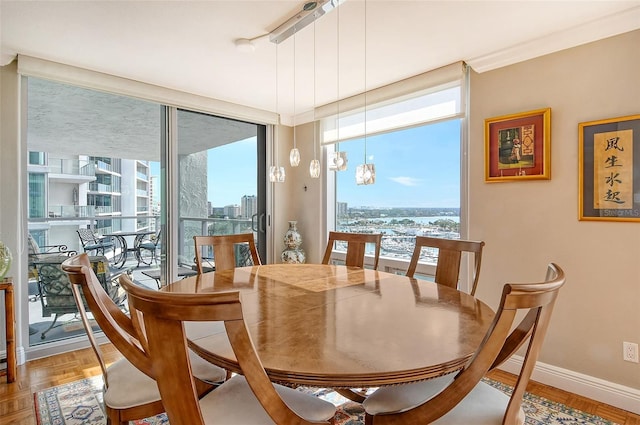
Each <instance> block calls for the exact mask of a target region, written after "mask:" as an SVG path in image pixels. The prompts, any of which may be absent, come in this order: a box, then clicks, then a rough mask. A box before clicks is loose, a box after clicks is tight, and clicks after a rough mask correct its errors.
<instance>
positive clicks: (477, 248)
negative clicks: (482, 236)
mask: <svg viewBox="0 0 640 425" xmlns="http://www.w3.org/2000/svg"><path fill="white" fill-rule="evenodd" d="M425 247H427V248H433V249H437V250H438V263H437V264H436V273H435V280H434V281H435V282H436V283H439V284H440V285H446V286H449V287H451V288H457V287H458V276H459V274H460V260H461V259H462V253H463V252H468V253H470V254H473V257H474V258H473V278H472V284H471V291H470V294H471V295H474V294H475V293H476V286H478V278H479V277H480V264H481V263H482V248H483V247H484V242H480V241H466V240H460V239H442V238H432V237H428V236H416V245H415V248H414V250H413V255H412V256H411V262H410V263H409V268H408V269H407V276H408V277H413V275H414V274H415V271H416V267H417V266H418V260H419V259H420V254H421V253H422V248H425Z"/></svg>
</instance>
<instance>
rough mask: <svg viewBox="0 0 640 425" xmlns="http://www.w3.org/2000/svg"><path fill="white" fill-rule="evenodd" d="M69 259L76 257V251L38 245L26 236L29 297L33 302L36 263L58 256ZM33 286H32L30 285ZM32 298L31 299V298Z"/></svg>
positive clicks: (35, 291) (32, 238) (63, 246)
mask: <svg viewBox="0 0 640 425" xmlns="http://www.w3.org/2000/svg"><path fill="white" fill-rule="evenodd" d="M63 255H64V256H67V257H70V256H72V255H76V251H70V250H69V248H68V247H67V245H63V244H59V245H38V243H37V242H36V240H35V238H34V237H33V236H31V233H29V234H28V236H27V258H28V261H27V267H28V270H29V297H30V299H31V300H33V301H35V298H36V297H37V289H36V286H37V285H36V284H35V281H36V280H37V278H38V272H37V270H36V266H35V263H36V261H40V260H43V259H45V258H47V257H49V258H55V257H59V256H63ZM32 284H33V285H32ZM32 286H33V288H32ZM32 297H33V298H32Z"/></svg>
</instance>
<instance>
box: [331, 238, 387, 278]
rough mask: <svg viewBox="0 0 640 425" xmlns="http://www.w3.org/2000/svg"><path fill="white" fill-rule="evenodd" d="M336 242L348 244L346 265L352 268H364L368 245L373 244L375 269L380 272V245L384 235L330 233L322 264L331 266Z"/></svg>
mask: <svg viewBox="0 0 640 425" xmlns="http://www.w3.org/2000/svg"><path fill="white" fill-rule="evenodd" d="M336 241H342V242H346V243H347V254H346V258H345V265H347V266H350V267H361V268H364V257H365V248H366V244H368V243H372V244H374V246H375V254H374V258H373V269H374V270H378V260H379V259H380V245H381V243H382V234H380V233H348V232H329V241H328V242H327V248H326V250H325V251H324V258H322V264H329V261H330V259H331V253H332V252H333V248H334V245H335V243H336Z"/></svg>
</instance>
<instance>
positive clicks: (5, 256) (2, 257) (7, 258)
mask: <svg viewBox="0 0 640 425" xmlns="http://www.w3.org/2000/svg"><path fill="white" fill-rule="evenodd" d="M12 259H13V257H12V256H11V251H10V250H9V248H7V246H6V245H5V244H4V243H2V242H0V280H2V279H4V276H5V275H6V274H7V272H8V271H9V269H10V268H11V260H12Z"/></svg>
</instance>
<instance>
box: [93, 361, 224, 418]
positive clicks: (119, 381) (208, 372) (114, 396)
mask: <svg viewBox="0 0 640 425" xmlns="http://www.w3.org/2000/svg"><path fill="white" fill-rule="evenodd" d="M189 359H190V361H191V367H192V372H193V376H195V377H196V378H198V379H200V380H202V381H206V382H211V383H213V382H222V381H224V380H225V378H226V374H227V372H226V371H225V370H224V369H222V368H220V367H218V366H216V365H213V364H211V363H209V362H207V361H206V360H204V359H203V358H202V357H200V356H198V355H197V354H195V353H193V352H192V351H189ZM107 377H108V380H109V386H108V388H107V389H106V391H105V393H104V403H105V405H107V406H109V407H111V408H113V409H126V408H130V407H136V406H140V405H142V404H147V403H152V402H154V401H158V400H160V391H159V390H158V385H157V384H156V381H155V380H154V379H151V378H149V377H148V376H147V375H145V374H144V373H142V372H141V371H140V370H139V369H138V368H136V367H135V366H134V365H132V364H131V363H130V362H129V361H128V360H127V359H125V358H122V359H120V360H118V361H117V362H115V363H113V364H112V365H111V366H109V367H108V368H107Z"/></svg>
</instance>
